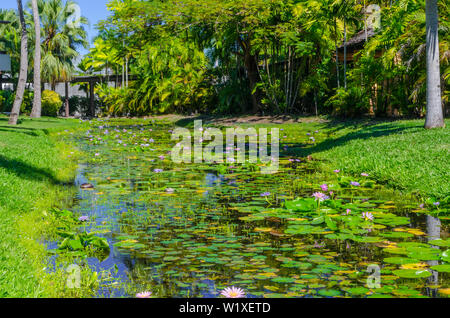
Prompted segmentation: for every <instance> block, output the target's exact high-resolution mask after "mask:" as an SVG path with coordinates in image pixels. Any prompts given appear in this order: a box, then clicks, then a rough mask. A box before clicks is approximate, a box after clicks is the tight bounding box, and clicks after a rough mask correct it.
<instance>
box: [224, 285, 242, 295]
mask: <svg viewBox="0 0 450 318" xmlns="http://www.w3.org/2000/svg"><path fill="white" fill-rule="evenodd" d="M220 294H221V295H222V296H224V297H226V298H244V297H245V292H244V290H243V289H241V288H238V287H234V286H233V287H228V288H225V289H224V290H223V291H222V292H221V293H220Z"/></svg>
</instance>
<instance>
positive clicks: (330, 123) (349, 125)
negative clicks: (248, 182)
mask: <svg viewBox="0 0 450 318" xmlns="http://www.w3.org/2000/svg"><path fill="white" fill-rule="evenodd" d="M202 119H203V120H204V122H205V123H210V124H218V125H226V126H234V125H236V123H238V124H239V125H241V126H245V127H279V128H281V129H283V130H282V131H280V137H281V145H282V149H281V156H284V157H290V156H299V157H307V156H311V157H313V158H314V159H319V160H320V161H321V162H320V166H321V168H322V169H323V170H324V171H326V172H330V173H333V171H334V170H336V169H340V170H341V171H342V173H343V174H348V175H360V174H361V173H368V174H369V175H370V178H372V179H374V180H376V181H377V182H378V183H381V184H385V185H386V186H388V187H390V188H393V189H396V190H399V191H401V192H403V193H408V194H409V193H413V194H419V195H420V196H422V197H425V198H427V197H433V198H434V199H443V198H446V197H448V196H450V182H449V180H450V153H449V152H450V128H448V127H449V125H450V121H447V128H443V129H435V130H425V129H424V128H423V125H424V121H423V120H401V121H372V120H346V121H341V120H325V119H314V118H288V119H287V120H286V121H287V123H282V122H283V121H284V119H279V118H275V119H273V118H272V119H271V118H265V119H264V120H263V122H264V123H261V121H262V120H261V119H260V118H250V119H248V120H247V119H246V118H222V119H211V118H209V119H208V118H202ZM193 120H194V119H192V118H189V119H184V120H178V124H180V125H183V126H187V127H192V126H193V122H192V121H193ZM293 122H294V123H293ZM284 145H286V146H288V148H287V150H283V146H284Z"/></svg>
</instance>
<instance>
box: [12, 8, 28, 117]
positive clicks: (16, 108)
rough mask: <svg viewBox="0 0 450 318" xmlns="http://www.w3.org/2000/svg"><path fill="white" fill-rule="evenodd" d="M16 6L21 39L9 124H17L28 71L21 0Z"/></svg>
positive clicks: (26, 43) (25, 34) (26, 34)
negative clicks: (16, 80) (17, 76)
mask: <svg viewBox="0 0 450 318" xmlns="http://www.w3.org/2000/svg"><path fill="white" fill-rule="evenodd" d="M17 8H18V11H19V12H18V13H19V20H20V26H21V29H22V31H21V33H22V36H21V40H20V72H19V82H18V84H17V90H16V98H15V99H14V104H13V108H12V110H11V116H10V118H9V124H10V125H17V120H18V119H19V113H20V107H21V106H22V101H23V94H24V92H25V85H26V84H27V72H28V33H27V27H26V25H25V17H24V15H23V7H22V0H17Z"/></svg>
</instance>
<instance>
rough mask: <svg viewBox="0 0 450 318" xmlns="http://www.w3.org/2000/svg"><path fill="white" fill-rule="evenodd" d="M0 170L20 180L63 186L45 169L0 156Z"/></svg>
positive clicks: (61, 182)
mask: <svg viewBox="0 0 450 318" xmlns="http://www.w3.org/2000/svg"><path fill="white" fill-rule="evenodd" d="M0 168H3V169H6V170H7V171H8V172H9V173H14V174H15V175H16V176H18V177H19V178H21V179H25V180H32V181H33V180H34V181H43V180H48V181H49V182H50V183H52V184H64V182H63V181H61V180H59V179H57V178H56V177H55V176H54V175H53V173H51V172H50V171H49V170H47V169H41V168H37V167H33V166H31V165H29V164H27V163H25V162H23V161H21V160H17V159H9V158H7V157H5V156H3V155H1V154H0Z"/></svg>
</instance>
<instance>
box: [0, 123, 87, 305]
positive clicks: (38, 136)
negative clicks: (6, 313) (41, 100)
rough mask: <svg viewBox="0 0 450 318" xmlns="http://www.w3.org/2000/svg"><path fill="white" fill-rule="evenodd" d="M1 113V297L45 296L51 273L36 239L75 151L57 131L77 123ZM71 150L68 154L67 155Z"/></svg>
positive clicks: (46, 225)
mask: <svg viewBox="0 0 450 318" xmlns="http://www.w3.org/2000/svg"><path fill="white" fill-rule="evenodd" d="M7 123H8V122H7V118H6V117H4V116H1V117H0V216H1V217H0V237H1V240H0V251H1V253H0V297H48V296H52V295H54V293H55V283H57V282H56V281H55V275H56V274H48V273H47V271H46V268H45V264H46V262H45V261H46V259H45V256H46V252H45V247H44V246H43V245H42V244H41V243H40V242H42V240H43V238H44V237H45V236H46V235H47V234H49V232H51V231H52V230H54V229H52V226H51V225H52V224H54V223H53V222H52V218H51V216H49V214H48V211H49V209H50V208H51V207H53V206H55V205H56V206H57V205H58V203H59V202H61V200H62V199H63V198H64V197H67V193H68V191H69V189H70V187H64V185H63V184H65V183H70V182H71V181H72V180H73V177H74V174H75V169H76V163H75V161H73V160H70V159H69V160H68V158H70V157H74V155H76V154H75V150H74V149H73V148H72V147H71V146H70V145H68V144H65V143H62V142H60V141H57V132H61V131H62V132H63V133H64V130H65V129H75V128H78V127H80V123H79V122H78V121H76V120H62V119H45V118H43V119H39V120H33V121H31V120H29V119H21V120H20V122H19V125H18V126H17V127H11V126H8V125H7ZM72 152H73V154H72Z"/></svg>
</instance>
